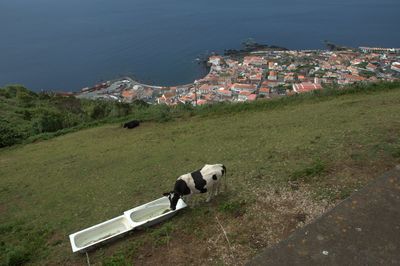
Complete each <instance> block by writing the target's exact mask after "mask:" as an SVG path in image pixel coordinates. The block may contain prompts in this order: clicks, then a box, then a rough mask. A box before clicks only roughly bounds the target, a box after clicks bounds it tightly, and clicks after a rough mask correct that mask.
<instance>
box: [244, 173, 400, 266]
mask: <svg viewBox="0 0 400 266" xmlns="http://www.w3.org/2000/svg"><path fill="white" fill-rule="evenodd" d="M247 265H249V266H250V265H400V166H397V167H396V168H395V169H393V170H391V171H389V172H387V173H386V174H384V175H383V176H382V177H380V178H377V179H376V180H375V181H373V182H372V183H370V184H369V185H367V186H366V187H364V188H363V189H361V190H360V191H358V192H356V193H354V194H353V195H352V196H350V197H349V198H348V199H346V200H344V201H342V202H341V203H340V204H338V205H337V206H336V207H335V208H333V209H332V210H330V211H328V212H327V213H325V214H324V215H322V216H321V217H320V218H318V219H317V220H316V221H314V222H312V223H311V224H309V225H307V226H305V227H304V228H302V229H300V230H298V231H296V232H294V233H293V234H292V235H291V236H290V237H289V238H287V239H286V240H283V241H282V242H280V243H278V244H277V245H275V246H273V247H271V248H268V249H266V250H265V251H263V252H262V253H261V254H259V255H257V256H256V257H255V258H253V259H252V260H251V261H250V262H248V263H247Z"/></svg>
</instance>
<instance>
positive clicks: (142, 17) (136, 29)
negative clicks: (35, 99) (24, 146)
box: [0, 0, 400, 91]
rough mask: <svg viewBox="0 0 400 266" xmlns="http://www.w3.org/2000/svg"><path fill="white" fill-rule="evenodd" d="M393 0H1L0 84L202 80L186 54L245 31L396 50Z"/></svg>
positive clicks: (235, 43)
mask: <svg viewBox="0 0 400 266" xmlns="http://www.w3.org/2000/svg"><path fill="white" fill-rule="evenodd" d="M399 14H400V1H399V0H334V1H321V0H280V1H273V0H247V1H243V0H229V1H228V0H198V1H193V0H68V1H63V0H0V87H1V86H4V85H6V84H11V83H18V84H23V85H25V86H26V87H28V88H31V89H33V90H36V91H40V90H63V91H77V90H79V89H81V88H83V87H86V86H91V85H93V84H95V83H97V82H100V81H104V80H109V79H113V78H116V77H120V76H123V75H130V76H133V77H134V78H136V79H138V80H140V81H143V82H146V83H150V84H156V85H177V84H185V83H189V82H192V81H193V80H194V79H196V78H199V77H202V76H203V75H204V74H205V71H206V70H205V69H204V68H203V67H201V66H199V65H198V64H197V63H196V61H195V58H196V57H198V56H199V55H201V54H205V53H207V52H220V53H221V52H223V50H224V49H228V48H240V45H241V42H242V41H244V40H246V39H247V38H253V39H254V40H256V41H257V42H259V43H265V44H274V45H279V46H283V47H287V48H289V49H320V48H324V46H323V44H322V40H325V39H327V40H330V41H332V42H334V43H338V44H342V45H346V46H354V47H358V46H383V47H399V46H400V34H399V26H398V25H399Z"/></svg>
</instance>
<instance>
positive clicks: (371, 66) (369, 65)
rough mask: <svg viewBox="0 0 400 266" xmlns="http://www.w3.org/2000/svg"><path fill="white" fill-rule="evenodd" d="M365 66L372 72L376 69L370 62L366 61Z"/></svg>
mask: <svg viewBox="0 0 400 266" xmlns="http://www.w3.org/2000/svg"><path fill="white" fill-rule="evenodd" d="M365 68H366V69H367V70H369V71H372V72H374V71H375V70H376V69H377V67H376V66H375V65H373V64H371V63H368V65H367V66H366V67H365Z"/></svg>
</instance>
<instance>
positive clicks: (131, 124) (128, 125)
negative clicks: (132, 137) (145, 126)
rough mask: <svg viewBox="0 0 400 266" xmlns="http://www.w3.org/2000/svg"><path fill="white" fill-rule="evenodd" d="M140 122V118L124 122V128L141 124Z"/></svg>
mask: <svg viewBox="0 0 400 266" xmlns="http://www.w3.org/2000/svg"><path fill="white" fill-rule="evenodd" d="M139 124H140V122H139V121H138V120H132V121H129V122H127V123H125V124H124V128H128V129H132V128H135V127H137V126H139Z"/></svg>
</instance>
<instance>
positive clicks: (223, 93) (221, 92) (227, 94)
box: [217, 88, 232, 98]
mask: <svg viewBox="0 0 400 266" xmlns="http://www.w3.org/2000/svg"><path fill="white" fill-rule="evenodd" d="M217 94H218V95H219V96H221V97H224V98H231V97H232V92H231V91H230V90H226V89H224V88H221V89H219V90H217Z"/></svg>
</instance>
